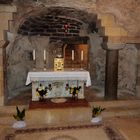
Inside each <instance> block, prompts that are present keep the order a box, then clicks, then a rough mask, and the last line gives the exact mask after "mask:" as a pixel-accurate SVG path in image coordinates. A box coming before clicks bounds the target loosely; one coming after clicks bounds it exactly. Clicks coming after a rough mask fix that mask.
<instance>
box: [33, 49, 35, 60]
mask: <svg viewBox="0 0 140 140" xmlns="http://www.w3.org/2000/svg"><path fill="white" fill-rule="evenodd" d="M33 60H35V49H33Z"/></svg>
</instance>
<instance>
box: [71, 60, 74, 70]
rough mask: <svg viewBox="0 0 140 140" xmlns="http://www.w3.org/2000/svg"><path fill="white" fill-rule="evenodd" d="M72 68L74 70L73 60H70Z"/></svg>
mask: <svg viewBox="0 0 140 140" xmlns="http://www.w3.org/2000/svg"><path fill="white" fill-rule="evenodd" d="M71 65H72V70H74V60H72V64H71Z"/></svg>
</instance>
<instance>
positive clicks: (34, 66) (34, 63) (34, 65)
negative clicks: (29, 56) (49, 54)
mask: <svg viewBox="0 0 140 140" xmlns="http://www.w3.org/2000/svg"><path fill="white" fill-rule="evenodd" d="M35 70H36V60H35V59H34V60H33V71H35Z"/></svg>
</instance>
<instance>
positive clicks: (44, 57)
mask: <svg viewBox="0 0 140 140" xmlns="http://www.w3.org/2000/svg"><path fill="white" fill-rule="evenodd" d="M44 60H46V50H44Z"/></svg>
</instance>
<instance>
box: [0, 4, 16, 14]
mask: <svg viewBox="0 0 140 140" xmlns="http://www.w3.org/2000/svg"><path fill="white" fill-rule="evenodd" d="M16 11H17V7H16V6H14V5H5V4H0V12H10V13H13V12H16Z"/></svg>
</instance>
